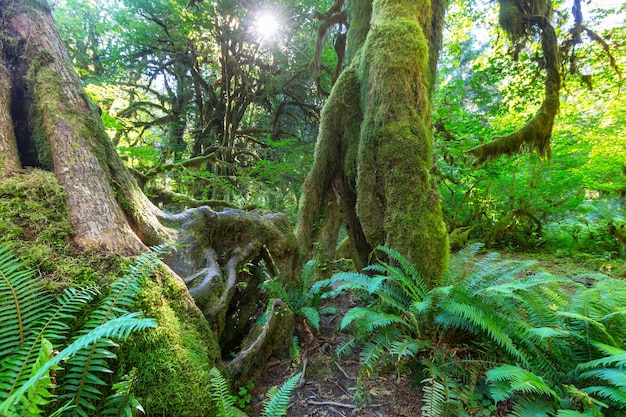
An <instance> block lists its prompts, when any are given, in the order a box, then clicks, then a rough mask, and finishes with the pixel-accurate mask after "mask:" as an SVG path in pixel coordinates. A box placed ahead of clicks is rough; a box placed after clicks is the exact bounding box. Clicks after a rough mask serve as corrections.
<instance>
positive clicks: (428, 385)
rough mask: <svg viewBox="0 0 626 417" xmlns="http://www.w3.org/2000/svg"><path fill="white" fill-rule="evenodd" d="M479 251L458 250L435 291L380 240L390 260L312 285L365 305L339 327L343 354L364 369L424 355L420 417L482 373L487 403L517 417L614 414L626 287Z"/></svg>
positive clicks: (462, 392)
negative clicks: (502, 404)
mask: <svg viewBox="0 0 626 417" xmlns="http://www.w3.org/2000/svg"><path fill="white" fill-rule="evenodd" d="M480 247H481V246H480V245H478V244H475V245H472V246H469V247H467V248H465V249H463V250H461V251H460V252H459V253H457V254H456V255H455V256H454V257H453V258H452V259H451V262H450V266H449V269H448V271H446V273H445V274H444V275H443V276H442V277H440V279H439V280H438V281H435V282H434V283H433V284H432V287H431V288H428V287H426V286H425V284H424V282H423V280H422V279H421V278H420V277H419V275H417V274H416V272H415V268H414V267H412V265H411V264H410V263H409V262H408V261H407V260H406V259H405V258H404V257H402V255H400V254H399V253H397V252H396V251H393V250H391V249H388V248H385V247H379V248H378V250H379V251H380V252H381V253H382V254H384V255H385V256H386V259H388V261H387V260H381V261H379V262H378V263H376V264H374V265H371V266H369V267H367V268H365V271H364V272H369V273H372V276H368V275H366V274H365V273H342V274H337V275H335V276H333V277H332V278H330V279H329V280H328V281H327V282H320V283H318V284H319V285H326V286H332V287H335V288H337V289H336V290H335V291H347V290H350V291H354V292H356V293H358V294H361V296H362V297H363V298H364V300H366V301H365V302H366V306H358V307H354V308H352V309H351V310H349V311H348V312H347V313H346V315H345V316H344V319H343V321H342V323H341V328H342V329H348V328H349V329H351V330H352V332H353V335H354V338H353V339H352V340H351V341H349V342H346V343H344V344H343V345H342V347H341V349H342V351H345V349H350V348H351V347H354V346H358V347H359V348H360V356H361V361H362V364H363V366H364V367H365V368H366V369H368V370H369V372H370V373H371V372H372V371H374V370H375V369H377V368H380V367H381V366H383V365H385V364H388V363H394V364H395V366H398V365H400V364H403V363H404V364H407V365H409V366H411V367H415V366H416V365H417V363H418V361H421V363H422V364H423V365H424V366H425V368H424V369H426V370H427V378H426V379H424V380H423V381H422V384H423V392H424V398H423V407H424V408H423V410H422V412H423V413H425V415H459V413H461V412H462V410H464V409H466V408H468V407H469V403H470V401H471V398H472V395H474V389H475V387H476V386H477V384H478V382H479V381H478V375H479V374H480V373H482V372H485V371H487V372H486V380H487V381H488V382H489V383H490V393H491V396H492V398H493V400H494V401H496V402H499V401H503V400H508V401H511V402H512V404H513V410H512V412H513V414H514V415H518V416H525V415H528V416H530V415H553V414H554V413H557V412H561V411H563V412H565V411H568V410H577V411H580V412H590V413H599V412H601V411H600V410H602V412H604V413H608V414H607V415H612V414H611V413H612V412H613V411H614V410H618V409H621V408H622V407H624V405H625V404H624V402H623V400H624V397H623V386H624V385H623V383H624V379H623V378H624V374H623V365H624V363H623V361H624V356H623V355H624V351H623V350H621V349H622V348H623V343H624V342H623V341H624V339H625V337H626V323H625V322H624V314H623V305H624V303H626V299H625V298H624V297H626V288H625V284H624V283H623V282H621V281H618V280H615V279H612V278H609V277H606V276H603V275H594V276H591V275H586V276H579V277H573V278H572V279H570V278H563V277H558V276H553V275H550V274H547V273H545V272H534V273H533V272H529V270H530V268H531V267H532V266H533V263H532V262H522V261H508V260H504V261H503V260H500V259H499V256H498V255H497V254H488V255H486V256H484V257H483V259H482V260H479V261H474V257H475V256H476V254H477V251H478V250H479V249H480ZM579 282H584V283H585V284H586V285H582V284H579ZM467 346H469V347H470V349H469V350H467V348H466V347H467ZM461 351H468V352H467V353H463V354H461V353H459V352H461ZM494 365H495V366H494ZM540 375H541V376H540ZM461 387H463V388H461ZM429 413H430V414H429Z"/></svg>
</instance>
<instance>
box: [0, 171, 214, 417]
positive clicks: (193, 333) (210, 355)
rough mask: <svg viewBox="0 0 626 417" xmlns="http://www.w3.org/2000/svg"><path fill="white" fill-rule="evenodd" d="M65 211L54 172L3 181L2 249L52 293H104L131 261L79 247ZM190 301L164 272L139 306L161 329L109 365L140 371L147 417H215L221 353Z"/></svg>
mask: <svg viewBox="0 0 626 417" xmlns="http://www.w3.org/2000/svg"><path fill="white" fill-rule="evenodd" d="M68 212H69V210H68V207H67V204H66V194H65V191H64V190H63V188H62V187H61V186H60V185H59V184H58V182H57V180H56V178H55V176H54V174H52V173H50V172H46V171H40V170H27V171H25V172H23V173H20V174H18V175H15V176H13V177H11V178H8V179H1V180H0V243H5V244H8V245H10V246H11V247H12V248H13V250H14V252H15V253H16V254H17V255H18V256H19V257H20V258H21V259H23V260H24V261H26V262H27V263H29V264H30V266H31V267H32V268H34V269H35V270H37V271H39V272H40V275H41V277H42V279H43V280H45V282H46V285H47V287H48V288H49V289H50V290H53V291H59V290H60V289H62V288H66V287H68V286H74V285H76V286H79V285H85V284H96V285H99V286H103V287H106V285H107V284H109V283H111V282H114V281H116V280H117V279H119V277H121V276H123V275H124V273H125V271H126V267H127V266H128V265H129V264H130V262H131V260H129V259H128V258H126V257H124V256H122V254H116V253H110V252H102V251H96V250H88V251H80V250H78V249H77V248H76V246H75V245H74V242H73V234H74V232H73V230H72V227H71V224H70V221H69V216H68ZM190 300H191V298H190V296H189V294H188V293H187V290H186V288H185V286H184V284H183V283H182V282H180V281H178V280H176V279H175V278H174V277H173V276H172V275H171V273H170V272H168V271H166V270H165V268H164V269H163V270H162V271H160V272H158V273H157V274H155V276H154V277H152V279H151V280H150V281H149V282H148V283H147V287H146V289H145V290H144V291H143V292H142V293H141V295H140V296H139V297H138V299H137V305H136V307H137V308H138V309H140V310H141V311H143V313H144V314H145V316H148V317H154V318H155V319H157V321H158V322H159V327H158V328H157V329H155V330H153V331H150V332H145V333H142V334H139V335H135V336H133V337H132V338H131V339H129V340H128V341H127V342H125V343H123V344H122V345H121V347H120V348H119V351H118V352H117V354H118V358H119V360H118V362H117V364H115V363H114V364H112V365H113V367H112V368H113V369H116V367H117V369H118V372H119V373H121V374H123V373H126V372H128V371H129V370H130V368H132V367H136V368H137V369H138V370H139V378H138V381H137V383H136V385H135V387H134V390H135V393H136V395H137V397H138V398H139V399H140V401H141V402H142V404H143V406H144V408H145V409H146V415H148V416H155V415H159V416H160V415H168V416H198V417H200V416H202V417H204V416H207V415H212V413H211V402H210V401H208V400H207V398H208V397H209V396H210V394H209V384H210V377H209V370H210V369H211V368H212V367H213V366H214V365H215V364H216V363H217V362H218V361H219V359H220V351H219V347H218V346H217V343H216V341H215V337H214V336H213V334H212V332H211V330H210V329H209V327H208V324H207V322H206V320H205V319H204V317H203V316H202V314H201V313H200V311H199V310H198V309H197V308H194V305H193V303H191V302H190Z"/></svg>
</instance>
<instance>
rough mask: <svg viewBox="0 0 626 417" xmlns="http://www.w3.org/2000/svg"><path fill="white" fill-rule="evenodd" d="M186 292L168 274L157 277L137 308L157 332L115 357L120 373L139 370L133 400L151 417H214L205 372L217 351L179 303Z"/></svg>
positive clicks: (205, 326) (133, 342)
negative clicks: (155, 323) (154, 322)
mask: <svg viewBox="0 0 626 417" xmlns="http://www.w3.org/2000/svg"><path fill="white" fill-rule="evenodd" d="M185 291H186V290H185V288H184V286H183V284H182V283H180V282H179V281H177V280H175V279H173V278H172V277H171V276H170V275H169V274H167V273H161V274H157V276H156V277H155V279H154V281H153V282H150V283H148V287H147V288H146V290H144V291H143V292H142V294H141V295H140V296H139V297H138V299H137V306H138V307H139V308H140V309H141V310H142V311H143V312H144V314H145V315H146V316H148V317H154V318H156V319H157V321H158V322H159V327H158V328H157V329H155V330H154V331H151V332H146V333H142V334H140V335H137V336H135V337H133V338H132V339H131V340H129V341H128V342H127V343H125V344H124V345H123V346H122V348H121V352H120V354H119V357H120V372H121V373H124V372H127V371H128V370H129V369H130V368H131V367H133V366H134V367H136V368H137V369H138V372H139V373H138V381H137V384H136V385H135V394H136V395H137V397H138V398H139V401H140V402H141V404H142V405H143V406H144V408H145V409H146V413H147V415H149V416H150V415H155V416H164V415H171V416H181V417H184V416H190V417H191V416H207V415H212V414H211V412H212V405H211V401H207V399H208V397H209V384H210V376H209V371H210V369H211V368H212V367H213V366H215V364H216V363H217V362H218V361H219V360H220V358H219V346H218V345H217V343H216V342H215V339H214V337H213V334H212V333H211V330H210V329H209V326H208V324H207V322H206V320H204V318H203V317H200V316H199V315H197V314H195V312H194V311H191V310H190V309H189V308H188V307H187V304H186V303H185V302H184V301H183V300H184V294H185Z"/></svg>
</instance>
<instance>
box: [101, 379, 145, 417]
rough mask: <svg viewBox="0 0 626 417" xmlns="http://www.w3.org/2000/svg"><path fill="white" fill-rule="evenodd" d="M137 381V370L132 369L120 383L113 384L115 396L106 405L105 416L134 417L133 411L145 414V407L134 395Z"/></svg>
mask: <svg viewBox="0 0 626 417" xmlns="http://www.w3.org/2000/svg"><path fill="white" fill-rule="evenodd" d="M136 381H137V368H133V369H131V371H130V373H129V374H128V375H125V376H124V378H122V380H121V381H120V382H117V383H115V384H113V387H112V388H113V391H114V392H113V394H111V395H110V396H109V397H108V398H107V399H106V401H105V403H104V409H103V411H102V412H101V415H103V416H114V417H122V416H123V417H132V416H133V410H138V411H140V412H141V413H145V411H144V409H143V407H142V406H141V404H140V403H139V401H137V399H136V398H135V395H134V394H133V391H132V390H133V385H134V384H135V382H136Z"/></svg>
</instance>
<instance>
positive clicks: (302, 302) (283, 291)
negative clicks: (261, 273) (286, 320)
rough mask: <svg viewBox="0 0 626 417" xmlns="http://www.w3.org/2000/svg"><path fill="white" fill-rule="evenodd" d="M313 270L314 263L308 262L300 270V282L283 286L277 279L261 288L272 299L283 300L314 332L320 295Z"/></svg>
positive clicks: (318, 324) (318, 321) (317, 326)
mask: <svg viewBox="0 0 626 417" xmlns="http://www.w3.org/2000/svg"><path fill="white" fill-rule="evenodd" d="M314 269H315V262H314V261H309V262H307V263H306V264H305V265H304V267H303V268H302V272H301V274H300V280H297V281H296V280H293V281H290V282H289V283H287V284H283V283H282V282H280V281H279V279H278V278H274V279H270V280H266V281H265V282H263V284H262V288H263V289H264V290H266V291H268V292H269V293H270V294H271V295H272V296H273V297H276V298H280V299H281V300H283V301H284V302H285V304H287V306H288V307H289V308H290V309H291V311H292V312H293V313H294V314H296V315H298V316H301V317H302V318H304V320H306V321H307V323H309V324H310V325H311V326H312V327H313V328H314V329H315V330H319V328H320V313H319V306H320V302H321V300H322V294H321V288H320V285H318V284H316V283H315V281H314V276H315V271H314Z"/></svg>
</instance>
